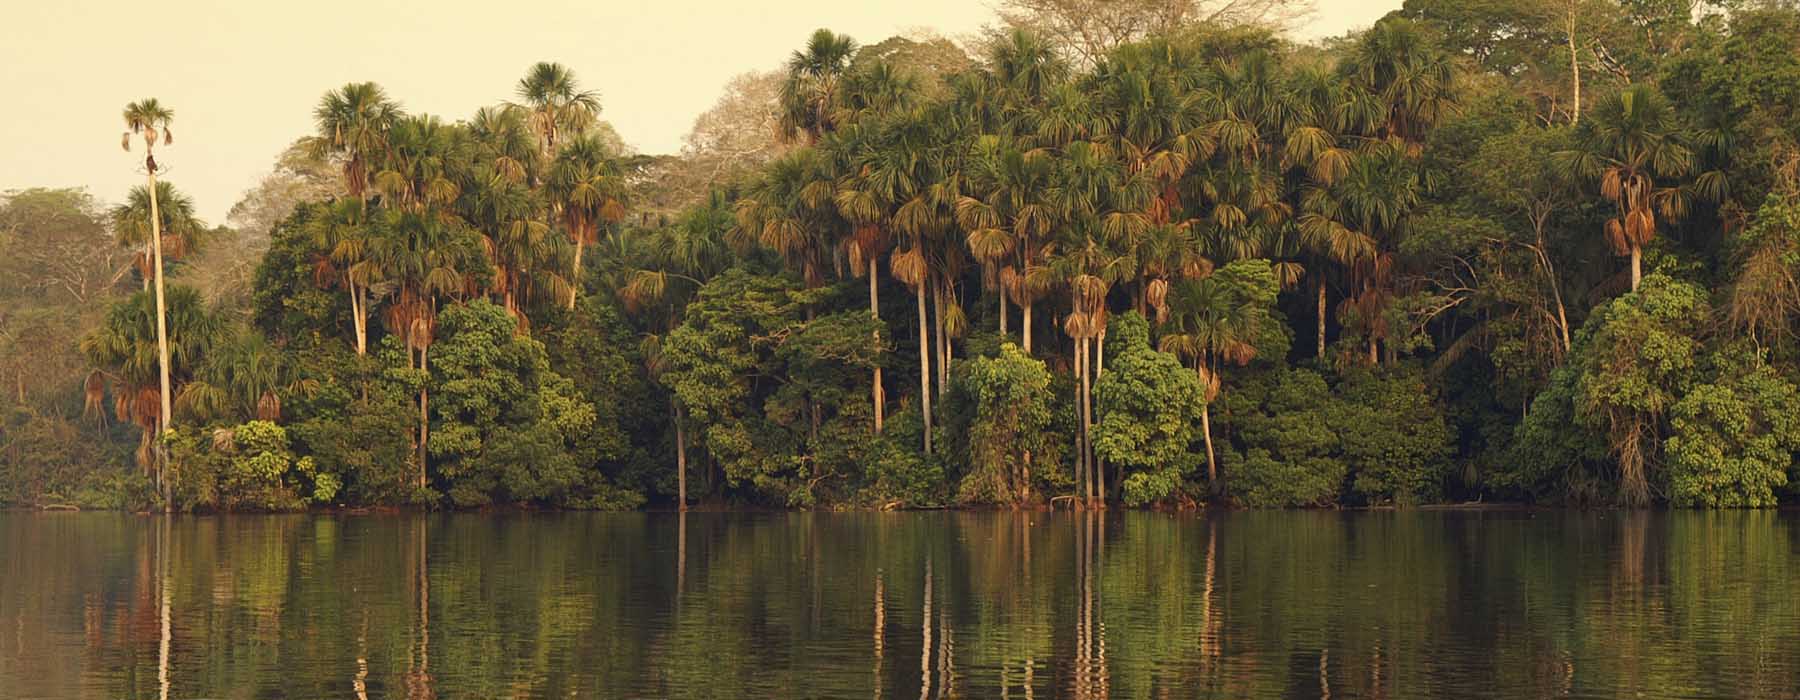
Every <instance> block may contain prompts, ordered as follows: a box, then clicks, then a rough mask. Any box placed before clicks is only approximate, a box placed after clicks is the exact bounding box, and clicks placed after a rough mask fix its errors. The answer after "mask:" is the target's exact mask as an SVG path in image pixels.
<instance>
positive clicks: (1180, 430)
mask: <svg viewBox="0 0 1800 700" xmlns="http://www.w3.org/2000/svg"><path fill="white" fill-rule="evenodd" d="M1106 342H1107V354H1106V371H1105V372H1104V373H1103V374H1101V375H1100V380H1099V382H1098V383H1097V384H1096V385H1095V387H1094V395H1095V401H1096V404H1097V406H1096V408H1095V411H1096V412H1097V413H1098V414H1099V416H1100V420H1099V423H1098V425H1096V426H1094V453H1095V454H1096V455H1098V456H1099V457H1100V458H1101V459H1103V460H1105V461H1106V462H1108V463H1110V464H1117V465H1119V466H1121V467H1124V468H1126V470H1127V473H1126V475H1125V477H1124V479H1125V481H1124V486H1125V500H1126V502H1127V503H1129V504H1133V505H1136V504H1141V503H1147V502H1151V501H1157V500H1162V499H1164V498H1167V497H1169V496H1171V495H1173V494H1174V493H1175V491H1176V487H1178V486H1179V485H1180V483H1181V482H1182V480H1183V479H1185V478H1187V477H1189V476H1191V474H1190V473H1189V472H1188V470H1190V469H1192V468H1193V467H1195V466H1197V464H1198V462H1197V461H1196V460H1194V459H1193V457H1192V449H1191V448H1192V447H1193V444H1194V443H1195V442H1196V441H1197V440H1199V439H1200V434H1199V427H1200V412H1201V411H1202V410H1205V408H1206V388H1205V386H1204V385H1202V384H1201V383H1200V378H1199V376H1198V375H1197V374H1195V372H1194V371H1193V370H1191V369H1188V368H1186V367H1183V366H1181V361H1180V360H1178V359H1176V358H1175V356H1174V355H1171V354H1169V353H1166V352H1160V351H1157V350H1155V349H1153V348H1151V347H1150V328H1149V324H1148V323H1146V322H1145V320H1144V318H1143V317H1142V316H1138V315H1137V314H1135V313H1127V314H1121V315H1118V316H1114V317H1113V318H1112V320H1111V322H1110V323H1109V324H1108V330H1107V336H1106Z"/></svg>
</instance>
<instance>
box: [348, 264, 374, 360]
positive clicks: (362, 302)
mask: <svg viewBox="0 0 1800 700" xmlns="http://www.w3.org/2000/svg"><path fill="white" fill-rule="evenodd" d="M344 284H345V285H346V286H348V287H349V288H350V326H351V328H352V329H353V330H355V332H356V354H358V355H367V354H368V353H369V307H368V301H367V300H366V299H365V298H364V292H363V289H362V287H361V286H359V285H358V284H356V280H354V279H352V278H351V276H350V271H349V270H345V271H344Z"/></svg>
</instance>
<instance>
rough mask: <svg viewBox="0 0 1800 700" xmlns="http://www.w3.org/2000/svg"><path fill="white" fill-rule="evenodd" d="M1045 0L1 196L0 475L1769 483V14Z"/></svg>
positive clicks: (1789, 259) (559, 490) (1226, 495)
mask: <svg viewBox="0 0 1800 700" xmlns="http://www.w3.org/2000/svg"><path fill="white" fill-rule="evenodd" d="M1091 4H1092V3H1090V2H1083V1H1082V0H1015V1H1013V2H1008V3H1006V4H1005V7H1004V8H1003V11H1002V13H1001V16H1002V20H1003V21H1002V25H1003V26H1001V27H999V28H996V29H995V30H994V31H993V32H991V33H990V34H988V35H986V36H983V37H979V38H976V39H970V40H966V41H961V42H958V41H951V40H948V39H944V38H941V37H934V36H924V35H919V36H905V37H893V38H888V39H885V40H880V41H876V42H874V43H868V44H863V43H859V42H858V41H857V40H855V39H852V38H851V37H848V36H844V35H841V34H836V33H834V32H831V31H829V30H823V29H822V30H819V31H818V32H816V33H815V34H813V35H812V36H811V37H807V38H805V40H804V41H803V42H802V43H801V44H800V45H799V47H798V48H797V49H796V50H795V51H794V53H793V55H792V57H791V59H790V60H789V61H788V62H787V63H786V64H785V65H783V66H780V67H777V68H775V69H774V70H768V71H761V72H756V71H753V72H749V73H745V74H744V75H743V76H741V77H740V78H738V79H737V80H735V81H733V82H732V84H731V85H730V86H729V88H728V90H727V93H726V94H725V95H724V96H723V97H721V99H720V101H719V103H718V105H717V106H716V107H715V108H713V109H712V110H710V111H708V112H707V113H706V114H704V115H702V116H701V117H700V118H699V119H698V120H697V121H696V123H695V125H694V128H693V131H692V134H691V135H690V137H689V145H688V147H687V148H686V149H684V150H683V152H681V153H679V154H675V155H666V156H656V155H644V154H639V153H635V152H633V151H632V150H631V149H629V148H628V147H627V146H626V145H625V144H624V143H623V142H622V141H621V140H620V139H619V138H618V136H617V134H616V133H615V132H613V131H612V129H611V127H610V126H608V125H607V124H606V122H605V121H604V119H603V118H602V115H603V111H602V105H601V103H600V100H599V98H598V96H597V95H596V94H595V93H593V92H590V91H587V90H584V89H583V87H582V84H581V82H580V80H579V77H578V76H575V75H573V74H572V73H571V72H570V71H568V70H567V69H566V68H564V67H563V66H561V65H558V64H555V63H541V64H538V65H536V66H532V67H530V68H529V69H528V70H527V71H526V73H525V75H524V77H523V78H522V79H521V80H520V82H519V83H518V84H517V85H516V86H513V90H512V91H511V93H507V92H506V87H507V86H495V87H496V96H497V97H498V98H500V99H499V100H497V101H496V102H495V103H494V104H492V105H489V106H486V107H482V108H480V109H478V110H475V111H474V112H473V113H472V114H470V115H466V116H465V118H463V119H460V120H453V119H448V118H443V117H438V116H433V115H427V114H419V113H415V112H410V111H408V110H407V109H406V108H405V106H404V96H403V95H390V94H389V93H387V92H386V91H385V90H384V89H383V88H382V87H380V86H378V85H375V84H373V83H352V84H349V85H345V86H342V87H340V88H335V89H331V90H329V91H327V92H326V93H325V94H324V95H323V97H321V98H320V100H319V102H318V103H317V104H318V106H317V109H316V111H315V113H314V115H313V116H314V117H315V122H316V125H317V129H316V132H315V133H312V134H307V135H304V136H303V137H302V138H300V139H299V140H298V141H296V143H295V145H294V147H293V148H291V149H289V150H288V151H287V152H285V153H283V154H282V155H281V157H280V159H279V161H278V162H277V163H276V165H275V166H274V168H273V170H272V171H271V173H270V174H269V175H268V176H267V177H266V178H264V179H263V181H262V182H260V183H259V184H258V185H257V186H256V187H255V188H254V189H252V190H251V191H250V192H249V193H247V194H246V196H245V198H244V200H243V201H242V202H239V203H238V204H237V205H236V206H235V207H233V209H232V214H231V217H230V221H228V222H227V224H228V225H225V226H216V227H213V226H208V225H207V224H206V223H204V222H201V221H198V220H197V219H196V218H195V217H194V214H193V206H192V203H191V202H189V201H188V200H187V198H186V197H185V196H184V195H183V194H181V192H180V190H179V188H178V186H177V185H178V183H175V184H171V183H170V182H168V181H162V182H157V183H156V184H155V192H154V193H155V194H156V197H155V198H154V201H155V203H156V204H157V205H158V206H156V207H155V208H156V209H157V217H158V222H157V223H158V225H157V226H155V227H150V226H148V225H147V224H148V222H150V221H151V208H152V207H151V206H150V201H151V200H152V199H153V198H152V197H151V196H150V195H151V194H152V192H151V191H150V190H149V189H147V188H148V186H146V188H140V189H139V190H138V191H136V192H134V193H132V196H131V197H129V198H128V200H127V201H126V202H125V203H123V204H120V205H118V206H116V207H112V208H107V207H105V206H103V205H102V204H100V203H98V202H96V201H94V200H93V199H92V198H91V197H90V196H88V195H86V194H85V193H82V192H79V191H67V190H27V191H16V192H9V193H7V194H6V195H5V197H4V199H3V200H0V245H4V247H5V249H6V250H8V251H9V253H10V254H9V255H7V256H3V257H0V299H3V300H4V302H3V303H0V357H3V358H4V365H3V366H0V372H4V374H5V378H6V382H5V384H6V385H7V387H6V388H7V389H8V390H7V391H4V392H0V418H3V420H0V503H15V504H36V505H43V504H61V503H79V504H83V505H88V506H112V507H129V508H139V507H148V506H152V505H156V506H169V507H174V508H178V509H194V510H229V509H295V508H303V507H307V506H308V505H309V504H342V505H422V506H454V507H478V506H486V505H498V504H529V505H535V506H545V507H572V508H629V507H637V506H642V505H650V506H656V507H670V506H675V505H677V504H680V505H681V506H682V507H686V506H688V505H689V504H707V505H744V506H771V507H804V508H856V507H866V508H892V507H928V506H938V505H952V504H969V505H997V506H1043V505H1047V504H1056V505H1070V506H1076V507H1081V506H1086V507H1099V506H1102V505H1104V504H1108V503H1112V504H1119V505H1134V506H1136V505H1157V506H1164V507H1189V506H1194V505H1199V504H1210V505H1235V506H1253V507H1254V506H1340V505H1386V504H1395V505H1407V504H1420V503H1430V502H1454V501H1464V500H1477V499H1485V500H1502V501H1523V502H1538V503H1574V504H1596V505H1604V504H1621V505H1644V504H1650V503H1667V504H1671V505H1680V506H1707V507H1743V506H1768V505H1773V504H1776V503H1778V502H1780V501H1782V500H1783V499H1792V498H1794V497H1795V496H1796V495H1797V494H1800V489H1796V488H1795V486H1794V485H1793V483H1794V482H1793V479H1794V478H1795V477H1797V476H1800V473H1797V470H1796V460H1795V457H1796V454H1800V389H1797V388H1796V385H1797V383H1800V343H1796V333H1795V331H1796V325H1795V323H1796V321H1797V320H1800V282H1797V281H1796V275H1797V273H1800V112H1797V108H1800V10H1796V8H1795V7H1794V6H1793V5H1792V4H1790V3H1786V2H1754V1H1742V2H1696V1H1695V0H1529V1H1527V2H1504V3H1497V2H1484V1H1481V0H1408V2H1406V3H1405V5H1404V7H1403V8H1402V9H1401V10H1398V11H1396V12H1394V13H1392V14H1391V15H1390V16H1388V17H1387V18H1384V19H1383V20H1382V21H1380V22H1379V23H1377V24H1376V25H1375V26H1373V27H1371V28H1369V29H1368V30H1366V31H1362V32H1358V33H1354V34H1352V35H1348V36H1345V37H1341V38H1338V39H1334V40H1329V41H1325V42H1322V43H1320V44H1316V45H1299V44H1295V43H1293V42H1291V41H1289V40H1287V39H1285V38H1284V37H1283V35H1282V34H1281V33H1280V27H1281V26H1282V25H1283V24H1284V23H1287V22H1290V21H1292V20H1293V18H1294V17H1296V16H1297V14H1296V13H1297V12H1298V11H1299V10H1301V9H1303V8H1302V7H1301V6H1300V5H1299V4H1297V3H1290V2H1281V1H1279V0H1263V1H1259V2H1249V1H1244V2H1226V3H1220V2H1195V3H1191V6H1189V5H1188V4H1184V3H1174V5H1175V6H1182V7H1183V8H1185V9H1182V11H1180V12H1173V11H1169V10H1168V7H1166V6H1171V5H1170V4H1169V3H1160V2H1159V3H1133V2H1125V3H1109V4H1106V7H1107V12H1105V13H1095V12H1091V11H1090V10H1093V9H1094V8H1092V7H1088V5H1091ZM134 106H136V105H134ZM127 116H128V122H129V117H130V115H129V114H128V115H127ZM158 124H160V125H161V126H160V127H159V128H162V129H163V134H162V135H163V136H164V137H165V138H162V139H161V140H160V141H157V140H156V139H155V138H151V137H146V138H147V139H149V140H147V141H146V144H147V145H148V144H150V142H151V141H155V142H156V143H155V146H156V148H157V149H158V150H156V151H155V156H154V157H155V158H158V159H163V160H177V159H179V158H181V157H182V150H183V148H192V149H199V148H203V146H190V145H187V144H191V143H201V144H203V143H204V142H205V135H204V134H185V133H184V140H183V142H182V144H181V145H179V146H176V145H172V144H170V143H169V142H168V141H169V139H167V138H166V136H167V134H166V131H167V126H168V123H167V120H164V121H162V122H158ZM151 136H152V137H154V136H156V134H152V135H151ZM98 137H99V136H97V138H98ZM140 155H142V154H140ZM122 167H124V166H123V165H122ZM153 232H155V233H153ZM152 243H160V246H154V245H152ZM158 257H160V258H161V260H162V263H161V264H162V268H161V269H163V270H165V271H166V272H167V276H168V278H169V283H168V288H167V290H166V291H167V293H166V295H163V294H161V293H160V292H157V293H152V287H153V285H151V284H150V282H151V277H152V276H153V275H152V274H151V272H153V271H154V264H155V263H154V262H153V261H154V260H155V259H156V258H158ZM165 296H166V298H164V297H165ZM159 316H161V317H163V318H165V319H166V324H167V331H166V335H167V338H168V339H167V344H168V346H169V352H168V353H167V356H168V359H167V360H166V361H163V362H162V363H160V364H159V362H158V360H157V357H158V334H157V332H156V331H155V326H156V319H157V318H158V317H159ZM165 366H166V371H167V375H168V379H169V387H170V388H169V389H168V392H169V394H170V396H168V397H167V399H168V400H167V401H165V400H164V399H165V397H164V396H163V393H162V392H163V390H162V389H161V388H160V387H159V381H160V377H159V370H160V369H161V368H162V367H165ZM162 403H167V404H168V405H170V406H171V408H170V409H169V410H170V414H168V415H165V414H163V413H162V409H161V408H160V407H159V404H162ZM165 418H166V419H168V420H167V425H168V431H167V432H159V426H160V424H161V421H163V419H165ZM156 483H161V484H163V485H164V487H163V488H162V489H160V490H158V489H156V488H153V486H152V485H153V484H156Z"/></svg>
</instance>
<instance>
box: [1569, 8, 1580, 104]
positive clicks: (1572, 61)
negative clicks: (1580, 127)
mask: <svg viewBox="0 0 1800 700" xmlns="http://www.w3.org/2000/svg"><path fill="white" fill-rule="evenodd" d="M1575 6H1576V0H1569V16H1568V18H1567V27H1568V34H1569V83H1570V92H1571V93H1572V98H1573V102H1574V105H1573V106H1572V107H1571V108H1570V109H1569V123H1570V124H1579V123H1581V59H1580V56H1581V50H1580V48H1579V47H1578V46H1577V45H1576V43H1575Z"/></svg>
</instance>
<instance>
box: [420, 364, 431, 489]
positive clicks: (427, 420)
mask: <svg viewBox="0 0 1800 700" xmlns="http://www.w3.org/2000/svg"><path fill="white" fill-rule="evenodd" d="M427 352H429V350H428V349H427V347H426V346H423V345H421V346H419V371H420V372H423V373H424V374H425V381H424V383H422V384H420V385H419V488H421V489H423V488H425V473H426V472H425V465H426V462H427V460H429V459H430V453H429V452H427V451H426V449H425V448H426V445H427V443H428V441H429V440H430V439H431V416H430V414H429V412H428V411H427V399H426V397H427V395H428V394H429V392H430V385H431V368H430V366H429V365H428V364H427V363H426V353H427Z"/></svg>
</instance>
